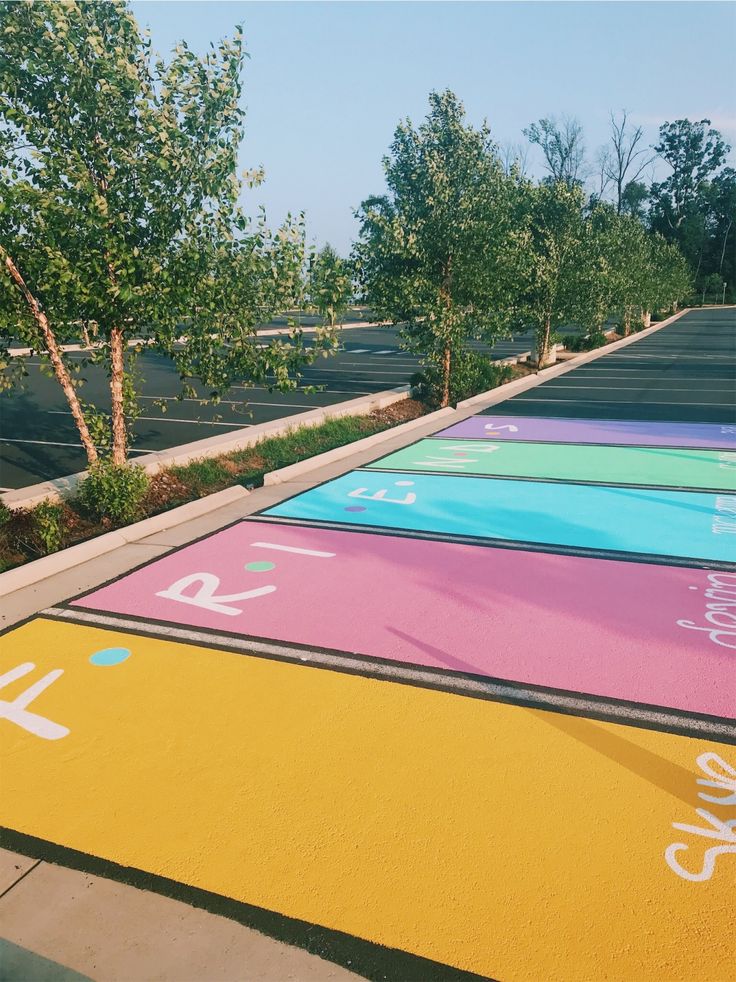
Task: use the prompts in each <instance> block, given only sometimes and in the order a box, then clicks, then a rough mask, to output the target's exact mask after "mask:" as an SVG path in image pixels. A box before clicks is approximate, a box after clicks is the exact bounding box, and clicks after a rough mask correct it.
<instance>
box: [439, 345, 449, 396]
mask: <svg viewBox="0 0 736 982" xmlns="http://www.w3.org/2000/svg"><path fill="white" fill-rule="evenodd" d="M450 368H451V353H450V348H449V346H448V347H446V348H445V350H444V352H443V353H442V405H441V407H440V408H441V409H446V408H447V406H449V405H450Z"/></svg>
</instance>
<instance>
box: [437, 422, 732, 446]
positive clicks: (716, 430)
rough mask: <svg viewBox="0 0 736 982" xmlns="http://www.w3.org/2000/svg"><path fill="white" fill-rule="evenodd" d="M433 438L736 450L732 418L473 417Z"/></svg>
mask: <svg viewBox="0 0 736 982" xmlns="http://www.w3.org/2000/svg"><path fill="white" fill-rule="evenodd" d="M433 435H434V436H435V437H452V438H453V439H456V438H460V439H465V440H479V439H483V438H487V439H489V440H494V441H498V440H528V441H530V442H535V443H595V444H612V445H619V446H632V447H683V448H687V449H691V448H692V449H708V450H734V449H736V426H734V425H733V424H732V423H722V424H717V423H670V422H655V421H646V420H633V419H632V420H617V419H564V418H558V419H554V418H544V417H540V416H502V417H501V416H499V417H498V418H497V419H494V418H493V417H492V416H490V417H489V416H471V417H470V418H469V419H464V420H463V421H462V422H460V423H456V424H455V425H454V426H450V427H449V428H448V429H446V430H442V431H441V432H440V433H435V434H433Z"/></svg>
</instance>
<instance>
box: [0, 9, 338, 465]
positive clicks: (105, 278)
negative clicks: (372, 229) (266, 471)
mask: <svg viewBox="0 0 736 982" xmlns="http://www.w3.org/2000/svg"><path fill="white" fill-rule="evenodd" d="M0 23H2V25H3V27H2V31H0V93H1V94H0V202H1V204H0V258H2V259H3V260H5V259H6V257H9V258H10V259H11V260H14V263H15V266H16V267H17V269H18V274H19V276H22V278H23V279H24V280H25V284H26V286H27V292H25V291H24V290H23V288H22V287H21V285H20V282H19V280H18V277H13V276H12V275H11V273H10V272H9V267H7V268H6V263H5V262H3V272H2V273H0V348H2V347H3V346H6V345H7V341H8V339H9V338H11V337H18V338H20V340H21V341H22V343H24V344H26V345H29V346H31V347H33V348H34V349H35V350H37V351H43V350H45V348H46V346H47V339H45V338H44V335H43V328H42V325H41V320H40V318H41V316H42V315H45V317H46V318H47V319H48V322H49V325H50V329H51V331H52V332H53V334H54V337H55V339H56V341H57V342H58V343H59V344H61V343H62V342H64V341H65V340H70V339H72V338H73V337H75V336H77V335H78V334H79V333H80V325H83V327H84V330H86V331H87V333H88V335H91V336H93V337H94V338H95V339H96V341H97V343H98V344H99V347H97V348H95V350H94V351H93V352H92V353H91V354H90V358H91V360H92V361H94V362H97V363H99V364H100V365H101V366H102V367H103V368H104V369H105V370H106V372H107V374H108V377H109V379H110V388H111V405H112V421H113V422H115V423H116V426H111V425H110V422H111V421H110V420H109V419H108V420H104V417H99V416H98V417H97V429H99V426H100V424H101V421H102V422H104V423H105V425H106V427H107V431H108V432H107V435H106V437H105V439H103V440H102V441H101V443H102V445H110V444H112V448H113V456H114V457H115V460H116V463H118V464H120V463H122V462H123V461H124V458H125V449H126V447H125V442H126V439H125V432H126V430H125V417H126V416H127V417H130V416H131V415H134V413H135V392H134V388H135V387H134V385H132V384H131V376H130V372H129V369H130V355H131V350H130V348H129V347H128V342H129V341H130V340H131V339H132V338H137V337H140V338H143V339H144V341H147V342H150V343H151V346H152V347H153V349H154V350H158V351H161V352H164V353H165V354H167V355H168V356H169V357H170V358H171V359H172V360H173V361H174V363H175V364H176V367H177V369H178V370H179V373H180V375H181V376H182V378H183V379H188V378H192V377H193V378H197V379H200V380H201V382H202V383H203V385H204V386H205V387H206V388H207V389H208V390H209V391H210V392H212V393H214V394H218V393H220V392H222V391H223V390H224V389H225V388H226V387H227V386H228V385H229V384H231V383H232V381H233V380H234V379H235V378H238V379H251V380H253V381H257V382H262V381H263V380H264V379H266V378H268V377H270V376H271V375H272V374H273V375H274V376H275V382H274V383H273V384H274V385H275V386H276V387H278V388H293V387H294V386H295V385H296V380H295V378H296V375H297V374H298V372H299V369H300V367H301V366H302V365H304V364H305V363H307V362H308V361H310V360H311V359H313V358H314V357H315V356H316V355H317V354H318V353H319V351H320V349H321V348H322V349H324V348H329V347H330V346H331V344H332V342H331V341H330V339H328V338H324V337H320V338H318V339H317V344H316V348H314V349H312V350H307V349H306V348H305V346H304V344H303V342H302V338H301V335H300V334H299V333H298V332H296V333H295V334H294V336H293V338H292V339H286V340H284V339H278V341H277V342H274V343H273V344H270V345H268V346H266V347H263V348H261V347H260V346H259V345H258V343H257V340H256V337H255V327H256V325H257V324H258V323H259V322H261V321H262V320H264V319H268V318H269V317H270V316H272V315H273V314H275V313H277V312H279V311H280V310H283V309H287V308H290V307H292V306H294V305H296V304H297V302H298V300H299V298H300V297H301V294H302V289H303V284H302V270H303V264H304V227H303V220H302V219H301V218H292V217H289V218H287V220H286V223H285V224H284V225H283V227H282V228H280V229H278V230H277V231H276V232H271V231H270V230H269V228H268V226H267V225H266V222H265V217H264V216H263V214H261V215H260V217H259V218H258V219H256V220H255V221H252V220H250V219H249V218H248V217H247V215H246V213H245V212H244V210H243V208H242V207H241V205H240V195H241V190H242V188H243V184H244V183H247V184H248V186H251V187H252V186H254V185H255V184H257V183H259V181H260V180H261V179H262V174H261V173H260V172H258V171H252V172H249V173H246V175H245V182H244V181H243V180H241V179H240V178H239V177H238V176H237V169H238V155H239V149H240V144H241V141H242V137H243V126H244V112H243V109H242V108H241V105H240V96H241V91H242V89H241V70H242V66H243V63H244V58H245V51H244V48H243V39H242V33H241V30H240V29H239V28H236V30H235V33H234V36H233V37H232V38H230V39H225V40H223V41H221V42H220V43H219V44H218V45H215V46H213V47H212V48H211V49H210V50H209V51H208V52H207V53H206V54H205V55H203V56H201V57H200V56H198V55H196V54H195V53H194V52H193V51H191V50H190V49H189V48H188V47H187V45H186V44H184V43H180V44H178V45H177V46H176V47H175V49H174V51H173V53H172V54H171V56H170V58H169V59H168V61H164V60H163V59H159V58H158V57H156V56H154V54H153V52H152V50H151V44H150V39H149V38H148V37H147V36H146V35H145V34H142V33H141V31H140V30H139V27H138V25H137V23H136V21H135V18H134V16H133V14H132V12H131V10H130V8H129V7H128V6H127V5H126V3H124V2H122V0H110V2H106V3H91V2H69V3H44V2H38V3H30V2H20V3H15V2H12V0H0ZM182 335H185V336H186V344H178V343H177V341H178V339H179V338H180V337H181V336H182ZM1 355H2V352H0V357H1ZM63 362H64V359H63V358H62V359H61V363H62V364H61V367H60V365H58V364H55V365H54V372H55V374H56V376H57V378H59V381H60V382H61V384H62V385H63V384H64V383H63V381H62V374H63ZM66 370H67V374H68V373H69V372H70V370H71V369H70V367H69V365H67V369H66ZM82 384H83V377H81V376H78V377H77V378H75V379H74V380H73V386H74V387H75V388H76V387H79V386H81V385H82ZM65 394H66V397H67V400H68V401H70V405H72V400H73V388H72V387H71V386H67V387H66V388H65ZM72 411H74V409H72ZM81 412H82V413H83V410H81ZM77 425H78V427H80V433H82V429H81V426H80V423H79V421H78V420H77ZM111 430H112V432H111ZM82 439H83V442H84V435H83V434H82ZM93 442H94V441H92V440H88V441H87V444H88V451H87V452H88V456H90V460H92V459H93V456H92V455H91V454H93V449H92V450H90V447H91V446H92V443H93Z"/></svg>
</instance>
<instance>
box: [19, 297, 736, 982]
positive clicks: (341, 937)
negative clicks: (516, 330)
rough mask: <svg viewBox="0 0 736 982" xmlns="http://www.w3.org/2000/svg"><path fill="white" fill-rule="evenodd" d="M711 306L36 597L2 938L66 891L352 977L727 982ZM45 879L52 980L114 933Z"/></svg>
mask: <svg viewBox="0 0 736 982" xmlns="http://www.w3.org/2000/svg"><path fill="white" fill-rule="evenodd" d="M733 313H734V312H733V311H730V312H728V311H723V312H721V311H704V312H695V313H693V314H686V315H685V316H684V317H683V318H682V319H681V321H679V322H676V323H674V324H672V325H669V326H668V327H666V328H665V329H664V330H662V331H661V333H656V334H653V335H651V336H650V337H645V338H644V339H642V340H638V339H636V340H635V342H634V343H633V344H632V345H631V346H629V347H627V348H623V349H619V350H618V351H616V352H612V353H611V354H610V355H606V356H603V357H601V358H600V359H599V360H597V361H596V363H595V367H596V369H600V374H599V375H598V376H596V379H597V382H596V381H591V382H589V381H587V378H588V373H589V371H590V369H591V367H592V366H591V365H582V366H580V367H579V368H576V369H574V370H572V371H570V372H569V373H567V374H566V375H565V376H561V377H560V378H559V379H552V380H550V381H547V382H544V383H542V384H540V385H538V386H535V388H534V392H535V393H536V395H535V396H534V398H536V399H543V400H545V401H544V402H537V403H533V402H532V401H531V400H529V399H527V400H524V398H523V397H518V398H516V399H511V400H508V401H507V402H505V403H503V404H501V405H499V406H494V407H492V408H491V409H490V410H489V411H488V412H487V413H485V414H480V413H479V414H477V415H471V416H468V417H465V418H462V419H460V420H459V421H458V420H457V419H455V420H453V422H451V423H450V425H449V426H446V428H443V429H439V430H437V429H435V428H434V426H440V427H441V426H442V425H443V424H442V423H440V422H439V421H434V424H432V423H430V424H429V427H428V428H426V429H425V430H424V435H423V436H420V435H418V434H417V433H416V431H415V432H413V433H412V434H410V435H409V434H399V435H398V436H397V435H396V434H393V435H391V434H388V435H387V440H386V444H384V445H383V446H382V447H380V448H379V447H374V448H372V449H370V450H365V449H364V450H363V451H357V452H356V451H354V452H353V454H352V455H351V457H350V458H348V459H347V460H343V461H340V462H337V463H333V464H332V465H328V466H327V467H325V468H322V469H320V470H317V471H315V472H313V473H311V474H308V475H300V476H299V477H298V478H297V479H296V480H292V481H290V482H289V481H287V482H286V484H285V485H280V486H277V487H270V488H261V489H258V490H256V491H254V492H253V494H252V495H249V496H248V497H247V498H246V499H245V500H242V499H241V500H239V501H237V502H235V503H233V505H232V506H228V507H229V508H230V510H228V511H227V512H225V511H224V510H221V511H219V512H218V513H215V514H214V515H210V516H208V521H209V522H211V524H209V525H207V526H203V524H202V521H201V518H200V519H196V520H194V522H190V523H189V524H188V527H182V526H178V527H177V528H175V529H170V530H167V531H165V532H157V533H155V534H154V535H153V536H151V537H149V538H148V540H143V541H141V542H135V543H129V544H127V545H125V546H123V547H122V548H121V550H120V551H121V552H122V551H123V550H125V551H126V554H127V557H128V558H127V559H125V560H122V559H121V560H120V564H119V565H117V566H110V565H103V564H101V563H100V562H99V560H100V559H101V558H104V559H106V560H107V559H108V557H97V558H96V559H94V560H92V561H91V562H90V563H88V564H86V569H85V565H82V567H81V568H80V567H75V568H74V569H73V570H72V571H69V573H67V574H62V576H65V577H66V579H65V581H64V583H63V585H62V583H60V582H59V580H58V579H57V581H56V584H57V585H56V586H52V590H53V589H56V590H58V593H57V594H55V595H54V594H52V596H55V599H54V601H53V602H54V604H55V606H53V607H46V609H44V610H43V611H41V613H40V615H39V616H37V617H32V618H31V619H30V620H26V621H24V622H22V623H20V625H19V626H18V627H17V628H14V629H13V630H11V631H10V632H9V633H8V634H6V635H5V636H4V638H3V641H4V646H5V649H6V650H7V658H8V664H9V665H10V666H12V665H15V666H16V667H14V668H11V669H10V671H7V670H6V671H5V674H4V676H3V678H2V679H0V684H4V685H7V686H10V685H14V686H18V688H15V689H12V690H9V696H10V698H9V699H8V700H6V702H5V706H6V707H7V709H8V711H6V714H5V715H6V724H8V725H7V728H6V730H5V732H4V740H3V748H2V750H3V752H4V757H3V760H2V765H1V766H2V772H3V776H4V778H5V783H6V784H7V785H8V787H9V788H11V789H13V788H22V791H23V793H22V794H21V793H16V794H6V795H4V796H2V797H1V798H0V836H1V837H0V842H2V844H3V846H5V847H6V848H8V849H10V850H12V851H13V853H16V854H17V853H21V855H13V854H12V853H11V860H12V861H13V863H14V867H15V870H16V871H17V870H19V869H20V868H21V864H23V863H27V864H29V866H28V868H27V869H26V872H25V873H21V874H20V876H18V873H17V872H16V873H15V874H14V877H15V882H16V883H17V885H14V883H11V886H10V887H9V888H8V889H7V890H6V894H5V897H4V900H3V913H4V914H5V921H6V922H8V921H9V922H10V923H11V924H12V923H13V922H14V923H15V924H17V925H18V927H17V928H16V932H17V933H16V934H15V935H13V936H12V941H13V943H17V942H18V940H19V938H20V939H22V940H23V941H24V943H25V944H29V942H28V941H27V938H28V934H27V933H26V932H27V931H28V928H27V924H28V923H29V922H30V923H31V924H32V926H35V930H36V935H35V938H36V939H37V940H34V945H33V950H37V947H36V945H39V946H41V947H42V946H43V945H44V943H45V944H46V945H48V944H49V940H48V939H49V937H50V930H51V929H50V928H49V927H48V923H47V922H48V921H49V919H48V918H46V919H40V921H39V919H38V918H35V920H34V917H33V916H32V915H29V914H28V911H36V910H38V909H39V905H40V908H41V909H43V905H44V902H45V900H46V898H47V897H48V896H49V886H48V884H49V871H50V870H53V869H55V868H58V869H59V870H61V869H62V867H63V866H70V867H72V868H73V869H74V870H83V871H85V870H86V871H90V872H93V873H96V874H98V875H101V876H104V877H107V878H110V879H113V880H114V879H122V880H123V881H124V882H125V883H127V884H133V885H135V886H139V887H142V888H143V889H142V890H141V891H137V893H138V896H137V898H136V899H135V901H132V900H131V901H130V902H129V906H128V907H127V910H130V909H132V908H133V906H134V904H135V906H136V908H137V909H138V910H140V911H145V915H144V916H146V918H147V921H148V922H149V923H155V924H160V923H161V921H160V920H159V918H158V917H157V916H156V913H155V912H156V911H157V905H156V898H155V897H154V896H152V895H151V894H150V893H147V892H144V891H155V892H160V893H163V894H165V897H166V898H167V899H169V898H172V897H175V898H177V899H179V900H183V901H185V902H188V903H191V904H194V905H196V906H197V907H199V908H205V910H208V911H210V912H218V913H225V914H226V916H228V917H231V918H233V919H237V920H239V921H241V923H244V924H246V925H250V926H252V927H255V928H257V930H259V931H263V933H264V934H266V935H269V934H270V935H272V936H274V937H276V938H279V939H280V940H282V941H283V940H285V941H287V942H289V943H295V944H297V945H300V946H302V947H307V948H308V950H309V951H310V952H313V953H316V954H318V955H321V956H322V957H325V958H327V959H329V960H330V961H332V962H337V963H338V964H340V965H343V966H346V967H347V968H349V969H350V971H351V972H353V973H355V972H357V973H359V974H360V975H361V976H364V977H366V978H371V979H377V978H390V979H399V978H400V979H422V980H425V979H426V980H461V979H463V980H468V982H470V980H471V979H472V980H474V982H480V980H481V979H486V980H487V979H499V980H500V979H503V980H510V979H556V980H560V979H564V980H566V982H590V980H591V979H598V978H621V979H624V978H625V979H635V980H640V979H646V978H655V979H656V978H659V977H661V975H662V972H661V967H662V965H666V966H667V978H672V979H688V980H693V982H696V980H698V982H715V980H721V979H725V978H727V977H729V976H728V974H727V970H726V969H725V966H726V965H728V964H731V963H732V961H733V956H732V947H733V946H732V944H731V943H730V942H729V940H728V939H729V938H732V937H733V929H732V923H731V922H732V920H733V916H732V908H733V903H732V895H733V864H732V862H731V860H732V859H733V858H734V857H733V856H731V857H730V858H729V856H728V853H729V852H731V853H733V848H732V847H731V846H729V845H726V846H716V847H710V843H711V842H713V841H726V842H729V841H730V840H729V839H728V835H727V833H728V832H729V831H730V828H731V827H732V825H733V818H732V817H731V816H732V815H733V807H732V804H733V790H734V781H733V775H734V773H735V771H734V763H735V762H736V761H734V755H733V750H734V744H736V726H735V722H736V721H735V719H734V717H735V716H736V685H735V684H734V683H735V681H736V677H735V674H734V669H735V666H734V660H733V657H732V655H733V653H734V650H736V627H735V626H734V624H733V618H732V616H731V615H730V614H729V613H728V612H727V609H728V608H729V607H730V606H731V605H732V603H733V601H732V599H730V598H732V597H733V594H734V580H735V578H736V552H734V544H733V543H734V541H735V539H734V537H735V536H736V522H735V521H734V515H735V514H736V510H735V506H734V502H735V501H736V498H735V497H734V496H735V495H736V472H735V471H734V466H733V464H734V458H735V457H736V427H734V426H733V425H730V424H729V423H727V422H724V420H730V419H733V400H732V399H731V395H730V394H729V393H728V391H726V394H725V395H724V392H723V387H722V385H721V380H722V379H723V380H725V383H726V384H727V383H728V382H729V381H730V380H731V379H732V377H733V349H732V340H733V327H734V317H733ZM655 342H656V343H655ZM622 356H625V357H624V358H622ZM650 362H651V363H652V364H653V365H654V366H656V367H655V368H654V370H653V371H652V370H651V369H648V368H647V366H648V365H649V363H650ZM704 367H707V368H709V371H707V372H703V368H704ZM698 371H700V373H701V374H700V375H698V374H697V373H698ZM621 376H623V380H621ZM581 380H582V381H581ZM563 381H565V382H566V384H567V385H569V384H574V385H576V386H578V389H575V390H574V392H573V396H574V401H573V397H571V396H570V395H569V394H565V393H569V392H570V391H571V390H569V389H567V388H563V389H562V390H561V392H562V394H560V387H559V383H560V382H563ZM598 383H599V384H598ZM614 383H615V384H614ZM680 392H684V393H685V396H683V399H682V401H677V399H678V398H679V397H678V395H677V393H680ZM555 393H557V394H555ZM603 406H608V407H611V408H610V410H609V411H608V412H605V411H602V410H601V407H603ZM549 407H552V409H551V411H550V409H549ZM576 407H577V408H576ZM632 407H633V408H632ZM562 411H564V412H565V413H566V414H567V415H568V416H570V417H573V418H563V417H562V416H561V412H562ZM705 411H707V412H708V413H711V414H712V417H713V418H712V419H711V420H709V421H702V420H703V415H704V413H705ZM634 412H635V413H636V418H634ZM509 413H513V414H514V415H513V416H510V415H508V414H509ZM504 414H505V415H504ZM595 414H598V416H597V417H596V415H595ZM458 415H461V416H463V415H464V414H458ZM675 415H676V416H677V417H678V419H677V420H675V421H672V417H673V416H675ZM494 416H495V417H496V418H495V419H494V418H493V417H494ZM444 422H445V424H447V423H448V422H449V421H448V420H445V421H444ZM407 439H408V441H409V442H406V441H407ZM218 516H219V517H218ZM203 532H205V534H202V533H203ZM146 543H147V544H146ZM131 550H132V551H131ZM143 550H146V551H143ZM116 551H117V550H116ZM114 555H115V554H114V553H113V556H114ZM110 558H112V557H110ZM142 559H143V562H141V560H142ZM131 567H133V568H131ZM111 574H112V576H111ZM101 580H104V582H101ZM80 587H81V589H82V590H83V592H79V591H80ZM28 591H29V594H30V592H31V591H33V597H32V599H31V601H30V603H31V604H32V609H36V608H37V605H39V604H40V603H41V602H43V603H44V604H47V603H48V598H49V593H48V592H46V593H44V594H43V596H44V597H45V598H46V599H44V600H43V601H41V599H40V596H41V591H40V590H39V589H38V585H37V584H34V585H33V586H32V587H29V588H28ZM71 593H75V596H72V597H70V596H69V594H71ZM63 598H68V599H63ZM31 657H32V659H33V660H32V661H29V658H31ZM32 673H36V674H35V675H34V674H32ZM20 687H23V688H20ZM48 689H51V692H47V691H45V690H48ZM203 694H204V695H203ZM13 696H14V698H13ZM31 705H32V711H29V708H28V707H29V706H31ZM111 762H114V766H110V763H111ZM50 787H53V788H54V790H55V796H54V807H53V808H49V804H48V802H49V788H50ZM90 789H92V792H91V791H90ZM704 803H706V804H707V808H706V807H704V806H703V805H704ZM172 830H174V832H173V833H172ZM718 836H720V837H721V839H720V840H719V839H718V838H717V837H718ZM581 857H582V860H581ZM38 859H41V860H42V862H40V863H38V862H34V860H38ZM43 860H50V861H51V862H44V861H43ZM52 863H53V864H59V865H58V867H55V866H52ZM397 871H398V872H397ZM509 871H512V875H509ZM63 872H64V874H65V875H66V880H65V883H64V886H63V890H64V891H65V893H62V891H61V890H59V891H58V892H57V893H56V894H55V895H54V896H55V897H56V898H57V902H56V904H55V907H54V909H55V912H56V911H57V908H58V910H59V911H60V915H59V916H60V917H62V919H64V918H66V921H64V920H62V924H63V926H64V927H65V928H66V932H65V935H64V936H65V937H69V938H71V939H72V942H71V944H70V946H69V948H67V949H64V950H66V951H69V952H70V962H71V959H72V957H74V958H75V959H76V958H78V957H79V955H78V952H79V950H80V948H81V947H82V946H83V945H84V946H85V949H86V950H87V951H89V950H90V949H92V950H94V948H93V947H92V946H93V945H94V943H95V939H94V935H95V933H96V932H97V931H98V930H99V928H98V925H100V924H101V925H105V926H106V925H108V924H110V923H125V924H126V925H128V924H132V925H133V928H132V929H131V930H130V931H128V933H127V935H126V936H127V937H129V938H132V939H133V940H134V941H137V938H136V934H135V923H136V922H135V919H134V918H132V917H128V916H126V917H124V918H122V917H120V916H117V917H116V916H115V914H114V913H110V911H111V910H112V907H111V905H109V904H108V905H107V906H106V907H105V908H103V907H102V906H101V905H100V904H99V901H98V906H97V907H96V908H95V911H94V915H93V916H89V917H88V920H87V921H86V922H84V929H83V930H81V931H80V930H79V929H77V930H69V928H68V927H67V925H68V924H69V923H70V915H69V913H68V910H69V908H71V903H70V901H68V900H67V899H66V898H67V897H72V896H74V897H76V896H78V895H79V894H82V895H85V896H86V897H87V898H89V897H90V896H91V897H93V898H97V897H99V896H100V894H99V893H96V892H93V891H95V890H96V889H97V888H96V886H95V883H94V882H92V883H90V882H89V881H87V882H84V881H81V882H80V877H81V874H74V873H72V872H70V871H69V870H65V871H63ZM26 874H28V875H26ZM102 896H103V897H104V896H105V895H104V894H102ZM580 898H584V903H583V908H584V909H582V913H581V902H580ZM159 900H160V898H159ZM144 905H145V906H144ZM90 909H91V908H90V901H89V899H88V900H87V910H88V911H89V910H90ZM158 909H160V906H158ZM57 922H58V917H57V918H56V920H55V922H54V924H53V925H52V926H53V928H54V932H55V933H54V935H53V936H54V938H58V937H59V929H58V923H57ZM39 923H40V926H38V925H39ZM77 923H79V922H77ZM581 923H582V924H583V927H584V930H582V931H581ZM90 924H91V925H92V927H91V929H90V926H89V925H90ZM489 925H491V929H490V930H489V929H488V926H489ZM295 926H296V930H295ZM20 931H22V932H23V933H19V932H20ZM160 933H161V932H159V934H160ZM179 933H181V932H179ZM108 934H109V931H108ZM571 938H572V939H580V938H582V939H583V942H584V943H581V944H580V945H578V946H577V947H576V949H575V957H574V958H571V956H570V951H571V941H570V939H571ZM704 939H705V940H704ZM141 947H142V946H141ZM154 947H155V945H154ZM210 947H211V946H210ZM42 950H43V948H42ZM47 950H48V949H47ZM52 950H53V954H54V955H56V951H57V950H58V941H57V948H56V949H52ZM119 950H120V949H119V946H118V947H117V948H116V951H117V952H119ZM118 957H119V956H118ZM77 964H78V962H77ZM95 972H96V976H97V977H99V976H100V970H99V962H97V963H96V964H95ZM470 973H473V974H470ZM110 974H111V973H109V972H108V975H110ZM112 974H114V973H112ZM118 974H119V973H118ZM145 974H146V973H145V971H143V972H142V973H141V972H139V973H138V975H137V976H135V975H134V974H132V973H130V972H128V975H127V976H126V977H145ZM231 974H232V973H231ZM286 974H289V975H291V976H292V977H299V978H302V977H303V976H302V975H301V974H299V973H298V972H297V973H296V976H295V975H294V973H282V975H284V977H285V976H286ZM331 974H332V973H331V971H330V969H329V967H327V966H326V967H325V970H324V971H323V974H322V976H321V977H322V978H325V979H327V978H329V977H331ZM85 977H86V975H85ZM167 977H169V976H167ZM171 977H177V978H178V977H181V972H179V974H178V975H175V976H171Z"/></svg>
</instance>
